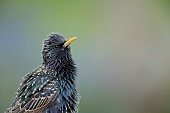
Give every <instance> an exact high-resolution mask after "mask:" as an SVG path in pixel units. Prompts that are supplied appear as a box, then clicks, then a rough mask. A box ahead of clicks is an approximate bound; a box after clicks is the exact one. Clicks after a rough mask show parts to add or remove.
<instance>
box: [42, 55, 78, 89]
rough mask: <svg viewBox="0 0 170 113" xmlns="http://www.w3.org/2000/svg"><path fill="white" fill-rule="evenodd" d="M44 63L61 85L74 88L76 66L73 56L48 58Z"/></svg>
mask: <svg viewBox="0 0 170 113" xmlns="http://www.w3.org/2000/svg"><path fill="white" fill-rule="evenodd" d="M46 61H48V62H44V63H43V65H44V66H45V67H46V69H47V70H48V72H49V73H51V74H52V76H54V77H56V78H57V79H58V81H59V84H60V86H61V87H67V88H74V87H75V77H76V67H75V63H74V60H73V59H72V57H71V56H67V57H61V58H57V60H56V59H51V58H50V59H47V60H46ZM61 89H62V88H61Z"/></svg>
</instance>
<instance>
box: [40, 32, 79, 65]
mask: <svg viewBox="0 0 170 113" xmlns="http://www.w3.org/2000/svg"><path fill="white" fill-rule="evenodd" d="M75 39H76V37H73V38H69V39H68V40H66V39H65V38H64V37H63V36H62V35H61V34H59V33H52V34H50V35H49V36H48V37H47V38H46V39H45V40H44V44H43V49H42V56H43V63H44V64H45V65H48V66H49V67H50V68H54V67H56V66H58V65H63V63H64V62H66V61H67V60H69V58H71V53H70V46H69V45H70V44H71V43H72V42H73V41H74V40H75Z"/></svg>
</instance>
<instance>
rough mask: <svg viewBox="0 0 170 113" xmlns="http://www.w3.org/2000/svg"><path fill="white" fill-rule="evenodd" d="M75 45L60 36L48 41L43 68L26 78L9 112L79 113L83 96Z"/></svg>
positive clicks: (53, 36) (53, 35)
mask: <svg viewBox="0 0 170 113" xmlns="http://www.w3.org/2000/svg"><path fill="white" fill-rule="evenodd" d="M71 42H72V40H68V41H67V40H65V39H64V38H63V37H62V36H61V35H60V34H58V33H52V34H51V35H50V36H49V37H48V38H47V39H46V40H45V42H44V47H43V50H42V56H43V63H42V65H41V66H39V67H38V68H37V69H36V70H34V71H32V72H31V73H29V74H27V75H26V76H25V77H24V80H23V82H22V83H21V85H20V88H19V90H18V91H17V95H16V99H15V101H14V103H13V104H12V105H11V107H10V108H8V109H7V110H6V112H5V113H76V112H77V109H78V103H79V99H80V96H79V94H78V92H77V91H76V87H75V77H76V67H75V63H74V61H73V59H72V56H71V53H70V47H69V44H70V43H71Z"/></svg>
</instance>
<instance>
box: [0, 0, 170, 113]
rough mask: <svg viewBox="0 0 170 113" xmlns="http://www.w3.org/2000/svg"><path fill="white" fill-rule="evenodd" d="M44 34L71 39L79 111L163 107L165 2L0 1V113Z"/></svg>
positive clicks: (168, 59) (169, 36)
mask: <svg viewBox="0 0 170 113" xmlns="http://www.w3.org/2000/svg"><path fill="white" fill-rule="evenodd" d="M51 32H59V33H61V34H63V35H64V36H65V37H66V38H69V37H73V36H77V37H78V39H77V40H76V41H75V42H74V43H73V44H72V45H71V47H72V54H73V57H74V59H75V61H76V63H77V66H78V78H77V88H78V90H79V92H80V94H81V101H80V105H79V113H170V1H169V0H84V1H81V0H72V1H71V0H70V1H69V0H65V1H64V0H63V1H59V0H48V1H45V0H44V1H43V0H27V1H25V0H1V1H0V112H1V113H3V112H4V111H5V109H6V108H7V107H9V106H10V104H11V103H12V101H13V99H14V93H15V91H16V90H17V88H18V87H19V83H20V81H21V80H22V79H21V78H22V77H23V76H24V75H25V74H26V73H28V72H29V71H32V70H33V69H35V68H36V67H37V66H39V65H40V64H41V62H42V59H41V46H42V41H43V40H44V38H45V37H46V36H47V35H48V34H49V33H51Z"/></svg>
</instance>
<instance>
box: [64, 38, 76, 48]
mask: <svg viewBox="0 0 170 113" xmlns="http://www.w3.org/2000/svg"><path fill="white" fill-rule="evenodd" d="M76 38H77V37H73V38H69V39H68V40H67V41H66V42H65V43H64V45H63V47H64V48H65V47H67V46H68V45H69V44H71V43H72V42H73V41H74V40H75V39H76Z"/></svg>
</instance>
